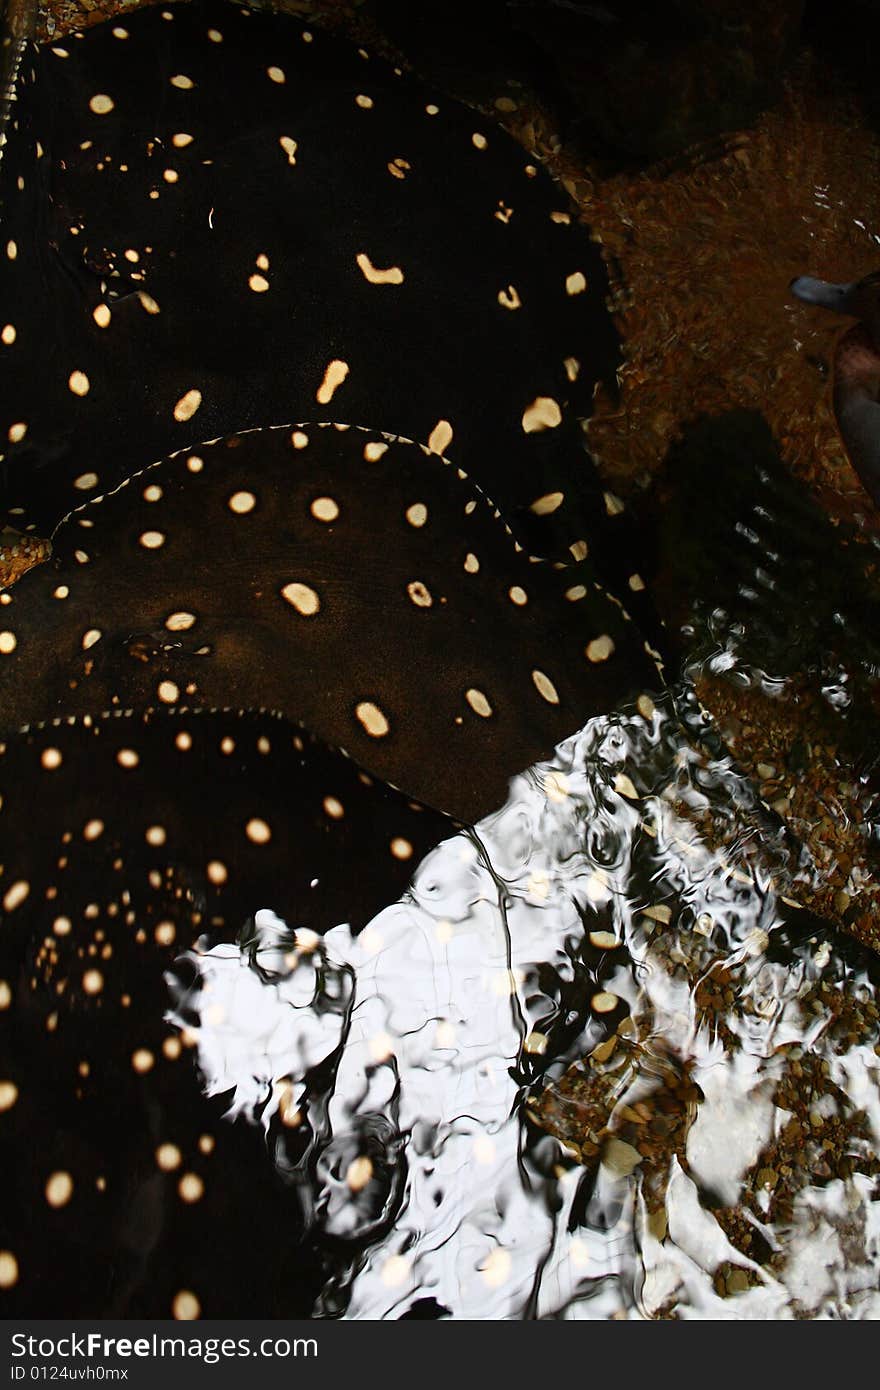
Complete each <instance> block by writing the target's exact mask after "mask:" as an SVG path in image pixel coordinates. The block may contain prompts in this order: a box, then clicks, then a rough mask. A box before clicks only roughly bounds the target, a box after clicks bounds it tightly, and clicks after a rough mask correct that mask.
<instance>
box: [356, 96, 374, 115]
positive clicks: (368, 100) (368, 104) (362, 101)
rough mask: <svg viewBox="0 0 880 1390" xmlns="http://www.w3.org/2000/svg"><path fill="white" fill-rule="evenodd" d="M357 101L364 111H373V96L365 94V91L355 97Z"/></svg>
mask: <svg viewBox="0 0 880 1390" xmlns="http://www.w3.org/2000/svg"><path fill="white" fill-rule="evenodd" d="M355 101H356V102H357V104H358V106H359V107H360V108H361V110H362V111H371V110H372V109H373V98H372V97H368V96H364V94H363V92H359V93H358V95H357V96H356V97H355Z"/></svg>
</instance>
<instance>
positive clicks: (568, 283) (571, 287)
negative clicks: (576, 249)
mask: <svg viewBox="0 0 880 1390" xmlns="http://www.w3.org/2000/svg"><path fill="white" fill-rule="evenodd" d="M586 288H587V277H586V275H585V274H584V272H583V271H582V270H576V271H575V272H574V273H573V274H572V275H566V277H565V293H566V294H583V292H584V290H585V289H586Z"/></svg>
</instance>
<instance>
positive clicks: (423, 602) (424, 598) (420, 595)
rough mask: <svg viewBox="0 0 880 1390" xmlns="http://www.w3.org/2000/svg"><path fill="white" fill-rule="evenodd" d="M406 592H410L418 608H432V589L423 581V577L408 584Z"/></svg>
mask: <svg viewBox="0 0 880 1390" xmlns="http://www.w3.org/2000/svg"><path fill="white" fill-rule="evenodd" d="M406 592H407V593H408V594H409V596H410V598H411V599H412V601H413V603H414V604H415V606H416V608H430V607H431V605H432V604H433V602H434V600H433V598H432V597H431V591H430V589H428V588H427V586H426V585H425V584H423V583H422V581H421V579H413V580H411V581H410V583H409V584H407V586H406Z"/></svg>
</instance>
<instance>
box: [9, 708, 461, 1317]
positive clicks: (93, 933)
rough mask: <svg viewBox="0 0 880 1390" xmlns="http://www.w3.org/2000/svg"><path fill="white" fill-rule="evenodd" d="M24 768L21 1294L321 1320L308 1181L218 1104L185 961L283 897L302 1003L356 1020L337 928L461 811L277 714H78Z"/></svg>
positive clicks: (39, 1302)
mask: <svg viewBox="0 0 880 1390" xmlns="http://www.w3.org/2000/svg"><path fill="white" fill-rule="evenodd" d="M0 782H2V787H3V806H2V810H0V822H2V828H0V835H2V845H3V851H2V859H3V866H4V872H3V875H2V878H0V887H2V893H0V915H2V929H0V1002H2V1008H0V1038H2V1041H0V1052H2V1057H3V1072H2V1087H0V1101H2V1111H3V1113H2V1124H0V1144H2V1148H3V1155H4V1158H3V1171H4V1173H5V1175H6V1177H5V1181H6V1193H5V1201H4V1212H3V1221H2V1230H3V1234H2V1237H0V1247H2V1249H3V1250H4V1251H8V1252H13V1253H14V1257H15V1259H16V1261H17V1266H18V1271H17V1273H18V1277H17V1279H16V1280H13V1281H12V1285H11V1286H10V1283H9V1281H7V1282H6V1283H5V1284H4V1289H6V1290H8V1292H5V1293H4V1306H5V1308H6V1309H8V1310H9V1311H10V1312H11V1310H13V1309H14V1308H20V1310H21V1311H23V1312H24V1311H28V1312H32V1311H33V1309H34V1308H35V1307H39V1308H40V1310H41V1312H42V1313H44V1314H45V1315H47V1316H53V1315H54V1316H75V1315H77V1314H81V1315H83V1316H85V1315H88V1314H94V1313H95V1311H96V1310H99V1309H100V1310H102V1311H103V1312H104V1313H105V1314H112V1313H114V1312H115V1313H116V1314H117V1315H119V1316H122V1315H128V1316H158V1317H167V1316H170V1314H171V1311H172V1306H173V1304H174V1300H175V1298H176V1296H177V1295H178V1294H179V1293H180V1292H181V1291H185V1290H191V1289H193V1288H197V1289H199V1290H200V1291H201V1290H203V1291H206V1292H207V1291H210V1300H211V1303H210V1306H211V1308H213V1309H216V1310H217V1312H218V1315H219V1314H222V1313H223V1312H225V1313H227V1314H228V1315H234V1314H236V1313H237V1314H238V1315H241V1314H242V1313H243V1312H244V1311H245V1310H246V1309H250V1310H251V1311H252V1312H254V1313H262V1314H266V1313H267V1312H269V1311H270V1310H271V1309H272V1308H275V1310H276V1313H277V1314H278V1315H281V1314H282V1313H284V1314H285V1315H288V1316H289V1315H290V1311H291V1308H297V1307H298V1308H299V1310H300V1312H301V1313H302V1314H305V1313H307V1312H308V1309H309V1307H310V1306H311V1300H312V1299H313V1297H314V1294H315V1286H313V1285H310V1284H309V1279H310V1277H311V1278H312V1279H313V1278H314V1261H313V1259H312V1257H311V1256H310V1255H309V1253H308V1249H307V1248H305V1247H303V1246H302V1245H301V1244H299V1243H298V1240H297V1231H298V1229H299V1231H300V1232H301V1223H300V1220H299V1216H298V1210H297V1205H296V1199H295V1193H294V1192H293V1191H292V1190H291V1189H290V1188H289V1187H288V1188H287V1189H284V1188H283V1187H282V1186H281V1185H280V1184H278V1183H277V1182H276V1181H275V1179H274V1178H273V1176H272V1172H271V1165H270V1164H269V1163H268V1161H267V1160H266V1156H265V1153H263V1154H261V1153H260V1151H259V1150H260V1144H259V1143H258V1142H256V1136H253V1142H251V1141H249V1140H247V1138H246V1137H245V1136H243V1135H242V1134H241V1133H240V1132H239V1129H238V1127H232V1126H230V1125H228V1124H225V1125H224V1124H221V1123H220V1116H221V1115H222V1113H223V1110H224V1109H225V1106H224V1105H220V1106H219V1107H212V1106H210V1105H206V1103H205V1102H204V1100H203V1099H202V1100H200V1089H199V1084H198V1079H197V1076H196V1074H195V1069H194V1066H193V1061H192V1053H191V1052H190V1050H189V1049H188V1048H187V1047H186V1046H185V1045H184V1046H182V1045H181V1039H180V1035H179V1032H178V1031H177V1030H174V1029H172V1028H170V1027H169V1026H168V1025H167V1024H166V1023H165V1022H164V1021H163V1020H164V1015H165V1012H166V1010H167V1006H168V994H167V990H166V986H165V983H164V980H163V970H165V969H167V968H168V967H170V966H171V965H172V963H173V962H174V960H175V958H176V957H177V956H178V955H179V954H180V953H181V951H182V950H186V949H188V948H190V947H192V946H194V945H196V943H198V949H199V950H204V949H210V947H211V946H212V944H216V943H218V942H224V941H227V942H231V941H234V940H235V939H236V937H237V936H238V935H239V933H240V932H243V935H244V939H245V941H246V940H247V939H248V926H247V924H248V923H249V922H250V923H251V926H253V922H254V915H255V913H258V912H259V910H260V909H267V908H271V909H273V910H274V911H275V912H276V913H277V914H278V915H279V916H283V918H284V920H285V921H286V922H288V923H289V924H290V926H291V928H292V929H293V928H296V929H298V932H299V934H298V936H297V937H296V938H295V940H294V942H293V947H292V949H293V951H294V952H297V951H299V954H300V956H301V957H302V963H303V968H304V972H305V973H306V974H309V978H310V980H311V987H310V989H306V991H305V994H304V995H303V996H302V998H300V999H299V1000H298V1002H299V1004H300V1006H301V1007H302V1008H304V1009H305V1008H306V1007H310V1006H311V1007H314V1009H315V1011H316V1016H317V1017H318V1018H319V1019H320V1017H322V1016H326V1017H327V1019H328V1022H331V1021H332V1024H333V1027H334V1028H336V1029H337V1031H338V1030H339V1029H340V1028H341V1027H343V1025H344V1017H345V1013H346V1010H347V1009H348V1007H349V1005H350V997H349V996H350V990H348V988H347V985H346V980H345V979H344V978H343V977H342V976H337V977H333V975H332V971H330V970H328V969H326V968H324V966H323V964H322V961H321V959H320V956H319V955H315V957H314V962H315V964H314V969H312V970H311V971H310V967H309V962H310V961H311V960H312V955H311V953H312V952H315V951H317V943H318V938H319V936H321V935H323V934H324V933H325V932H326V931H327V930H328V929H329V928H331V927H333V926H335V925H337V924H338V923H341V922H350V923H351V925H352V928H353V929H354V930H355V931H357V930H359V929H360V927H362V926H363V924H364V923H365V922H366V921H367V920H368V919H369V918H370V917H372V915H373V914H374V913H375V912H376V911H378V910H379V909H380V908H381V907H382V906H383V905H384V904H385V903H386V902H388V901H393V900H394V898H395V897H396V896H398V895H399V894H400V893H401V892H403V890H404V889H405V887H406V884H407V882H408V879H409V876H410V873H411V871H412V868H413V867H414V865H415V864H416V863H417V862H418V860H419V859H420V858H421V857H422V856H423V855H424V854H425V853H426V851H427V850H428V849H429V848H430V847H432V846H433V845H435V844H436V843H437V842H438V841H439V840H441V839H443V838H444V837H446V836H447V835H449V834H451V833H452V831H453V827H451V825H450V823H449V822H448V821H446V820H445V818H443V817H441V816H438V815H436V814H435V813H432V812H430V811H427V810H425V809H424V808H420V807H418V806H415V805H413V804H411V803H409V802H407V801H405V800H404V799H403V798H402V797H401V796H399V795H397V794H395V793H393V792H392V791H390V790H389V789H387V788H383V787H381V786H377V785H376V784H373V783H370V781H369V779H367V778H366V777H365V776H364V774H362V773H360V772H359V771H358V769H357V768H356V766H355V765H354V764H353V763H352V762H351V761H350V760H348V759H345V758H344V757H342V756H341V755H340V754H338V753H335V752H332V751H331V750H329V749H326V748H325V747H323V746H322V745H320V744H318V743H316V742H315V740H314V739H312V738H311V737H309V736H308V735H307V734H305V733H304V732H303V731H302V730H301V729H299V728H297V727H296V726H294V725H291V724H290V723H288V722H287V721H286V720H283V719H281V718H278V717H272V716H269V715H239V714H236V713H234V712H225V713H224V712H216V713H212V714H200V715H196V714H194V713H188V712H186V711H179V712H177V713H174V714H170V713H168V712H166V711H158V712H156V713H153V714H147V715H142V716H129V717H126V716H124V715H118V714H117V715H110V716H107V717H105V718H104V719H97V720H94V721H90V720H84V721H70V722H68V721H64V722H62V723H60V724H57V725H54V726H53V725H49V726H46V727H42V728H39V729H33V730H31V731H29V732H28V733H26V734H22V735H20V736H19V737H17V738H16V739H14V740H11V741H10V742H9V743H8V744H7V745H6V746H5V748H4V751H3V753H2V755H0ZM35 807H38V808H39V811H38V814H37V815H36V816H35V815H34V810H35ZM355 866H356V869H355ZM263 934H264V935H265V933H263ZM290 959H291V958H290V957H289V956H288V957H287V960H288V965H287V969H288V970H289V969H290ZM301 973H303V972H301ZM218 1021H219V1020H218ZM317 1026H320V1024H318V1025H317ZM266 1045H267V1047H268V1046H270V1040H269V1039H267V1044H266ZM300 1061H301V1059H300ZM307 1111H308V1104H307V1101H306V1102H305V1103H304V1104H303V1105H302V1112H303V1113H302V1116H301V1121H302V1123H301V1126H299V1127H297V1126H296V1125H295V1126H294V1128H291V1129H290V1132H289V1142H290V1143H291V1144H292V1145H293V1149H294V1150H296V1151H300V1150H302V1149H303V1148H304V1147H305V1146H306V1144H307V1140H308V1133H309V1123H308V1114H307ZM312 1118H314V1117H312ZM287 1119H288V1121H290V1122H291V1123H293V1122H294V1116H293V1114H292V1113H291V1114H289V1115H288V1116H287ZM279 1223H283V1225H284V1228H285V1230H286V1232H287V1236H286V1237H285V1239H284V1240H283V1241H278V1239H277V1231H278V1225H279ZM255 1248H259V1250H260V1251H261V1257H260V1259H259V1260H255V1259H253V1250H254V1249H255ZM49 1251H51V1256H49V1254H48V1252H49ZM4 1258H5V1257H4ZM245 1269H247V1279H243V1277H242V1274H243V1270H245ZM310 1270H311V1275H310ZM6 1273H7V1274H8V1270H6ZM276 1299H277V1300H278V1303H277V1305H276V1302H275V1300H276Z"/></svg>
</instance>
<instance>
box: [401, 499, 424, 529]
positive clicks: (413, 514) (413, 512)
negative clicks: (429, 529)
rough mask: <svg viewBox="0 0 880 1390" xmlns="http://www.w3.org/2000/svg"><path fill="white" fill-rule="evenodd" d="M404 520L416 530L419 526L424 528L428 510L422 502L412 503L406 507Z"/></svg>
mask: <svg viewBox="0 0 880 1390" xmlns="http://www.w3.org/2000/svg"><path fill="white" fill-rule="evenodd" d="M406 519H407V521H408V522H409V524H410V526H415V527H416V529H417V530H418V528H419V527H420V526H424V524H425V522H426V521H427V520H428V508H427V507H426V506H425V504H424V502H413V504H412V506H410V507H407V509H406Z"/></svg>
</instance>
